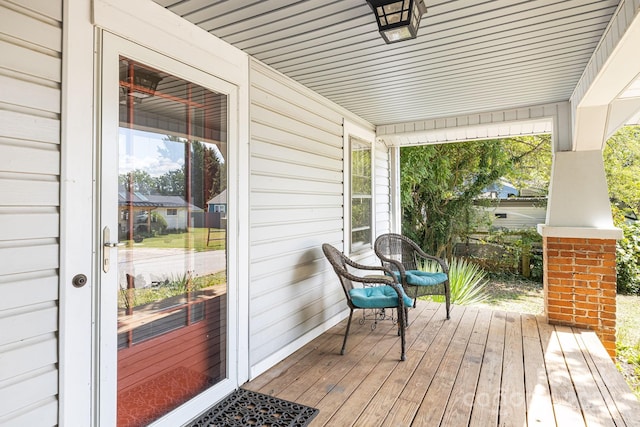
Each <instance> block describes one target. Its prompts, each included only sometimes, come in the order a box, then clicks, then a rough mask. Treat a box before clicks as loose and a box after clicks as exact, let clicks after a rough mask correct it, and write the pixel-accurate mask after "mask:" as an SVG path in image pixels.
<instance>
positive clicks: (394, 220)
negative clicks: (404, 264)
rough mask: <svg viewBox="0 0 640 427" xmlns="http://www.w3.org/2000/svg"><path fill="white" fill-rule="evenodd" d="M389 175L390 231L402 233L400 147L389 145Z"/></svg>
mask: <svg viewBox="0 0 640 427" xmlns="http://www.w3.org/2000/svg"><path fill="white" fill-rule="evenodd" d="M389 163H390V165H389V175H390V178H391V180H390V181H391V188H390V194H391V201H390V203H391V206H390V207H389V208H390V209H391V224H390V227H391V232H392V233H398V234H402V204H401V202H400V147H396V146H392V147H389Z"/></svg>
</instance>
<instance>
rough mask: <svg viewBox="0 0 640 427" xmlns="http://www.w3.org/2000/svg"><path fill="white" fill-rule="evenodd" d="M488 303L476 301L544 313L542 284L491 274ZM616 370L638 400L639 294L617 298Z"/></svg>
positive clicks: (522, 310)
mask: <svg viewBox="0 0 640 427" xmlns="http://www.w3.org/2000/svg"><path fill="white" fill-rule="evenodd" d="M485 289H486V290H487V293H488V294H489V299H488V301H487V302H485V303H482V304H478V305H479V306H483V307H488V308H492V309H496V310H505V311H514V312H518V313H531V314H543V295H542V284H541V283H537V282H532V281H529V280H525V279H522V278H520V277H517V276H496V275H494V276H491V277H490V278H489V283H488V284H487V286H486V287H485ZM617 303H618V307H617V317H618V318H617V323H618V327H617V334H616V347H617V352H618V363H617V366H618V369H619V370H620V372H622V374H623V375H624V377H625V379H626V380H627V383H628V384H629V386H630V387H631V389H632V390H633V392H634V394H635V395H636V397H637V398H638V399H639V400H640V296H633V295H618V298H617Z"/></svg>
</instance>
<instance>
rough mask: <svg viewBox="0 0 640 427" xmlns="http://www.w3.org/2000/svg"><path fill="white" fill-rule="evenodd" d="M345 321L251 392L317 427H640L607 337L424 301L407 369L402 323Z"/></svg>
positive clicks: (638, 410)
mask: <svg viewBox="0 0 640 427" xmlns="http://www.w3.org/2000/svg"><path fill="white" fill-rule="evenodd" d="M357 320H358V319H357V318H355V319H354V320H353V325H352V329H351V333H350V336H349V340H348V342H347V353H346V354H345V355H344V356H341V355H340V347H341V345H342V338H343V334H344V328H345V321H342V322H341V323H339V324H338V325H336V326H335V327H333V328H331V329H330V330H328V331H327V332H326V333H324V334H322V335H321V336H319V337H318V338H316V339H315V340H313V341H312V342H310V343H309V344H307V345H306V346H304V347H302V348H301V349H299V350H298V351H296V352H295V353H293V354H292V355H291V356H289V357H288V358H286V359H284V360H283V361H282V362H280V363H279V364H277V365H276V366H274V367H273V368H271V369H269V370H268V371H266V372H265V373H263V374H262V375H260V376H258V377H257V378H255V379H254V380H252V381H250V382H248V383H246V384H245V385H244V386H243V387H244V388H247V389H250V390H253V391H257V392H261V393H265V394H269V395H273V396H277V397H279V398H282V399H285V400H290V401H295V402H296V403H300V404H304V405H308V406H312V407H315V408H317V409H319V414H318V415H317V416H316V418H315V419H314V420H313V421H312V422H311V425H312V426H323V425H327V426H352V425H353V426H410V425H411V426H439V425H441V426H466V425H469V426H483V427H484V426H498V425H501V426H504V425H512V426H525V425H527V426H533V425H538V426H554V425H557V426H573V427H578V426H594V425H598V426H614V425H615V426H638V425H640V416H639V414H640V403H639V402H638V401H637V400H636V399H635V397H634V396H633V394H632V393H631V392H630V390H629V387H628V386H627V384H626V383H625V381H624V379H623V378H622V376H621V374H620V373H619V372H618V371H617V370H616V368H615V366H614V364H613V363H612V361H611V358H610V357H609V355H608V353H607V351H606V350H605V348H604V347H603V345H602V344H601V342H600V340H599V339H598V337H597V336H596V334H595V333H594V332H592V331H586V330H581V329H576V328H570V327H566V326H553V325H550V324H548V323H547V322H546V321H545V319H544V318H542V317H539V316H538V317H536V316H534V315H530V314H519V313H510V312H504V311H492V310H489V309H485V308H475V307H464V306H454V308H453V310H452V314H451V320H450V321H446V320H445V315H444V305H443V304H438V303H432V302H426V301H422V302H420V303H419V304H418V307H417V308H416V309H415V310H412V311H411V314H410V322H411V323H410V327H409V329H408V330H407V349H408V351H407V360H406V362H400V361H399V351H400V350H399V349H400V343H399V338H398V337H397V336H396V334H395V333H394V330H393V329H394V328H395V326H394V325H393V324H392V323H391V322H390V321H383V322H382V323H378V326H377V328H376V329H375V330H372V328H371V323H370V321H367V322H365V323H364V324H363V325H360V324H359V322H358V321H357Z"/></svg>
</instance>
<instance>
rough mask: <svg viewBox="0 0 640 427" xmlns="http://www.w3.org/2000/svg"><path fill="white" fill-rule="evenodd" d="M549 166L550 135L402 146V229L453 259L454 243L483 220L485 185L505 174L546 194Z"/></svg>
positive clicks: (433, 249)
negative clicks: (478, 205)
mask: <svg viewBox="0 0 640 427" xmlns="http://www.w3.org/2000/svg"><path fill="white" fill-rule="evenodd" d="M550 164H551V148H550V137H549V136H548V135H543V136H535V137H521V138H512V139H494V140H485V141H475V142H466V143H457V144H441V145H426V146H418V147H405V148H402V149H401V150H400V186H401V204H402V232H403V233H404V234H405V235H407V236H408V237H409V238H411V239H412V240H414V241H416V242H417V243H418V244H419V245H420V246H421V247H422V248H424V249H425V250H427V251H429V252H431V253H433V254H436V255H437V256H445V257H450V256H451V254H452V251H453V244H454V243H455V241H456V240H457V239H464V238H465V237H466V236H468V235H469V234H471V232H473V231H474V230H475V229H476V226H477V225H478V224H479V222H481V221H483V218H482V217H480V216H478V213H477V211H476V210H475V209H474V201H476V200H477V199H478V196H479V195H480V194H482V192H483V190H484V189H485V188H486V187H487V186H489V185H491V184H493V183H495V182H496V181H498V180H499V179H500V178H502V177H506V178H508V179H510V180H513V181H515V183H517V185H519V186H527V187H532V186H533V187H535V188H539V191H540V192H541V194H546V192H547V189H548V182H549V170H550ZM518 169H521V170H524V171H525V172H526V173H520V174H518V173H517V172H516V171H517V170H518ZM537 169H543V170H544V171H538V170H537Z"/></svg>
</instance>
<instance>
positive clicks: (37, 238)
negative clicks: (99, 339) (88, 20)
mask: <svg viewBox="0 0 640 427" xmlns="http://www.w3.org/2000/svg"><path fill="white" fill-rule="evenodd" d="M61 19H62V2H61V1H59V0H55V1H53V0H20V1H13V0H11V1H10V0H0V57H1V58H2V61H1V62H0V194H1V195H2V197H0V259H1V260H3V261H2V262H1V263H0V402H1V403H0V425H2V426H24V425H56V424H57V423H58V401H57V394H58V370H57V363H58V340H57V333H58V330H57V325H58V304H57V300H58V287H59V278H58V267H59V237H60V236H59V228H60V227H59V207H60V206H59V200H60V182H59V181H60V180H59V175H60V108H61V107H60V84H61V44H62V24H61Z"/></svg>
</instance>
